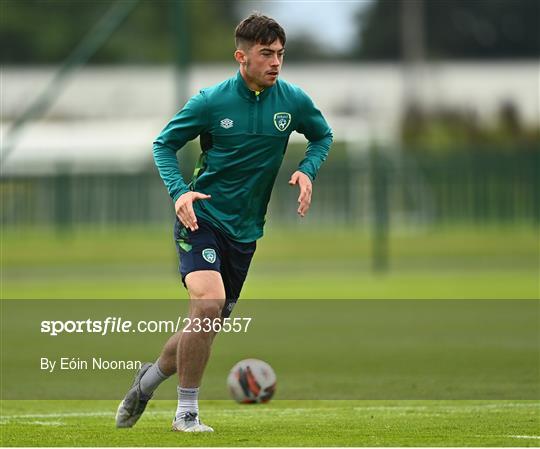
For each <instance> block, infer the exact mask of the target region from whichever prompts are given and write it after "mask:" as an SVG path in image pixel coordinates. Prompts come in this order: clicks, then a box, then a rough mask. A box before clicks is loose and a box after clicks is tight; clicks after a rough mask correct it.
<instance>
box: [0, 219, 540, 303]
mask: <svg viewBox="0 0 540 449" xmlns="http://www.w3.org/2000/svg"><path fill="white" fill-rule="evenodd" d="M539 235H540V234H539V230H538V228H535V227H532V226H524V227H506V228H505V227H471V226H468V227H452V228H433V229H421V230H420V229H416V230H409V231H395V232H392V234H391V235H390V238H389V256H388V261H389V269H388V271H387V272H385V273H375V272H373V270H372V252H373V242H372V239H371V236H370V233H369V232H368V230H366V229H354V228H336V229H333V228H329V227H327V226H322V227H314V226H304V225H302V226H300V225H299V226H296V227H290V228H271V227H270V228H268V229H267V233H266V236H265V237H264V238H263V239H261V240H260V241H259V242H258V248H257V252H256V253H255V257H254V260H253V263H252V267H251V269H250V273H249V275H248V278H247V281H246V284H245V286H244V290H243V292H242V298H244V299H249V298H257V299H278V298H286V299H291V298H292V299H314V298H325V299H334V298H338V299H339V298H341V299H345V298H348V299H363V298H368V299H374V298H408V299H418V298H452V299H455V298H466V299H469V298H470V299H474V298H477V299H478V298H491V299H495V298H500V299H504V298H506V299H513V298H522V299H537V298H539V297H540V278H539V268H540V266H539V263H540V257H539V256H540V253H539V251H540V241H539ZM1 252H2V283H1V285H0V289H1V290H0V291H1V296H2V297H3V298H10V299H11V298H24V299H41V298H46V299H59V298H66V299H77V298H81V299H83V298H84V299H97V298H105V299H114V298H118V299H120V298H127V299H135V298H140V299H150V298H156V299H173V298H186V297H187V294H186V291H185V289H184V288H183V287H182V285H181V283H180V280H179V276H178V273H177V271H176V267H177V264H178V262H177V259H176V254H175V250H174V246H173V241H172V230H171V226H169V225H167V224H164V225H162V226H159V227H157V226H156V227H145V228H137V227H125V228H117V229H115V228H112V229H106V230H102V231H99V230H96V229H93V228H87V227H86V228H85V227H78V228H74V229H72V230H71V231H70V232H67V233H58V232H55V231H54V230H51V229H40V228H30V229H6V230H3V233H2V246H1Z"/></svg>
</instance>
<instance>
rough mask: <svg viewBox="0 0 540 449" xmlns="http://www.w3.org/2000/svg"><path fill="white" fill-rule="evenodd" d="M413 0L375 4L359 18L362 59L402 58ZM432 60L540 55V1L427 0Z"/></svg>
mask: <svg viewBox="0 0 540 449" xmlns="http://www.w3.org/2000/svg"><path fill="white" fill-rule="evenodd" d="M404 1H407V0H375V1H374V2H373V4H372V6H371V7H369V8H367V9H366V10H363V11H362V12H361V13H359V14H358V15H357V17H356V20H357V24H358V30H359V31H358V39H357V42H358V45H357V46H356V48H355V49H354V50H353V54H354V56H355V57H356V58H358V57H360V58H363V59H374V60H395V59H401V58H402V47H401V17H400V15H401V11H402V4H403V2H404ZM422 13H423V14H422V15H423V23H424V35H425V42H424V45H425V49H426V55H427V57H428V58H440V59H466V58H470V59H473V58H474V59H497V58H538V57H539V56H540V33H539V29H540V2H539V1H538V0H424V1H423V2H422Z"/></svg>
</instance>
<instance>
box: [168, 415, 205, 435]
mask: <svg viewBox="0 0 540 449" xmlns="http://www.w3.org/2000/svg"><path fill="white" fill-rule="evenodd" d="M172 430H174V431H175V432H213V431H214V429H212V428H211V427H210V426H207V425H206V424H203V423H202V422H201V420H200V419H199V415H198V414H197V413H191V412H186V413H184V414H182V415H181V416H180V417H179V418H175V419H174V421H173V423H172Z"/></svg>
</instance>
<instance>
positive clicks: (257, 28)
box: [234, 12, 286, 48]
mask: <svg viewBox="0 0 540 449" xmlns="http://www.w3.org/2000/svg"><path fill="white" fill-rule="evenodd" d="M234 37H235V40H236V47H237V48H238V47H239V46H240V45H242V44H244V45H245V44H247V45H248V46H252V45H255V44H262V45H269V44H271V43H273V42H275V41H276V40H277V39H279V40H280V41H281V43H282V44H283V45H285V40H286V37H285V31H284V30H283V28H281V26H280V25H279V23H277V22H276V21H275V20H274V19H272V18H270V17H267V16H263V15H262V14H260V13H258V12H255V13H253V14H251V15H250V16H249V17H246V18H245V19H244V20H242V22H240V23H239V24H238V26H237V27H236V30H235V32H234Z"/></svg>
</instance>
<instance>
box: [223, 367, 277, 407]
mask: <svg viewBox="0 0 540 449" xmlns="http://www.w3.org/2000/svg"><path fill="white" fill-rule="evenodd" d="M227 386H228V387H229V391H230V393H231V396H232V397H233V399H234V400H235V401H237V402H240V403H243V404H255V403H260V402H268V401H269V400H270V399H271V398H272V396H273V395H274V392H275V391H276V373H275V372H274V370H273V369H272V367H271V366H270V365H269V364H268V363H266V362H263V361H262V360H259V359H245V360H241V361H240V362H238V363H237V364H236V365H234V366H233V367H232V369H231V372H230V373H229V376H228V377H227Z"/></svg>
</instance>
